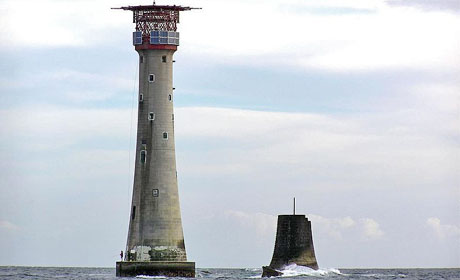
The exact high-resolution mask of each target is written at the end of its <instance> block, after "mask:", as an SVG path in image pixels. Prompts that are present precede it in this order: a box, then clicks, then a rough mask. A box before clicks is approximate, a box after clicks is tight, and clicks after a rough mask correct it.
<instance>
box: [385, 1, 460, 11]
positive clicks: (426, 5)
mask: <svg viewBox="0 0 460 280" xmlns="http://www.w3.org/2000/svg"><path fill="white" fill-rule="evenodd" d="M386 2H387V3H388V4H389V5H394V6H405V7H415V8H420V9H424V10H426V11H432V10H444V11H452V12H460V2H459V1H457V0H436V1H433V0H386Z"/></svg>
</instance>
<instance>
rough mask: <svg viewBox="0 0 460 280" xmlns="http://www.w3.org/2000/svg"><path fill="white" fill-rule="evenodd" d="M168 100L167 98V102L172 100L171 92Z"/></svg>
mask: <svg viewBox="0 0 460 280" xmlns="http://www.w3.org/2000/svg"><path fill="white" fill-rule="evenodd" d="M168 100H169V102H172V95H171V94H170V95H169V96H168Z"/></svg>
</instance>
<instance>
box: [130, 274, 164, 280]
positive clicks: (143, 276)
mask: <svg viewBox="0 0 460 280" xmlns="http://www.w3.org/2000/svg"><path fill="white" fill-rule="evenodd" d="M136 278H141V279H166V278H167V277H166V276H148V275H137V276H136Z"/></svg>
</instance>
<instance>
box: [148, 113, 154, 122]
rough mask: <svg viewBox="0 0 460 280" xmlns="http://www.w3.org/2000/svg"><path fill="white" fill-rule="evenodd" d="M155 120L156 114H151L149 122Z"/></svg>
mask: <svg viewBox="0 0 460 280" xmlns="http://www.w3.org/2000/svg"><path fill="white" fill-rule="evenodd" d="M154 119H155V114H154V113H153V112H150V113H149V121H153V120H154Z"/></svg>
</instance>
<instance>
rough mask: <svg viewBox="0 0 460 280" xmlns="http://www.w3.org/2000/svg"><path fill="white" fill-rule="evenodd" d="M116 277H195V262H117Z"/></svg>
mask: <svg viewBox="0 0 460 280" xmlns="http://www.w3.org/2000/svg"><path fill="white" fill-rule="evenodd" d="M116 275H117V276H119V277H130V276H137V275H148V276H168V277H195V263H194V262H136V261H126V262H125V261H122V262H117V270H116Z"/></svg>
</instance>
